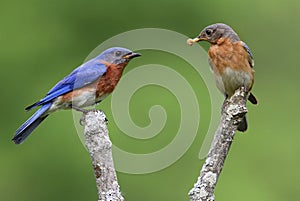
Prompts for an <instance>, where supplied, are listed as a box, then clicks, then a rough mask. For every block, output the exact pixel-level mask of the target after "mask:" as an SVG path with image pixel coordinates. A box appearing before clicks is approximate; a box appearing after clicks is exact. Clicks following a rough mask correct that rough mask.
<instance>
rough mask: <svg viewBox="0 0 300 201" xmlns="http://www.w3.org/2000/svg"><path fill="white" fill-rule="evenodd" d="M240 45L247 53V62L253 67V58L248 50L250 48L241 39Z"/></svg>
mask: <svg viewBox="0 0 300 201" xmlns="http://www.w3.org/2000/svg"><path fill="white" fill-rule="evenodd" d="M242 45H243V47H244V49H245V50H246V51H247V53H248V62H249V64H250V66H251V67H252V68H253V67H254V59H253V55H252V52H251V51H250V48H249V47H248V45H247V44H246V43H244V42H243V41H242Z"/></svg>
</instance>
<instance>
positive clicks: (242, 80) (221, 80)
mask: <svg viewBox="0 0 300 201" xmlns="http://www.w3.org/2000/svg"><path fill="white" fill-rule="evenodd" d="M215 80H216V85H217V87H218V89H219V90H220V91H221V92H222V93H223V94H227V95H228V96H232V95H233V94H234V92H235V90H237V89H238V88H239V87H241V86H245V87H246V88H247V90H249V89H250V88H251V85H252V77H251V74H250V73H248V72H244V71H236V70H232V69H231V68H226V69H225V70H224V72H223V75H222V76H220V75H219V76H218V75H217V76H215Z"/></svg>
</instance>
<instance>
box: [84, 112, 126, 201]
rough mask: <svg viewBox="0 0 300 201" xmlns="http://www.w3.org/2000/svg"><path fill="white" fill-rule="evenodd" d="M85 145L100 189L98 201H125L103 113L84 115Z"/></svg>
mask: <svg viewBox="0 0 300 201" xmlns="http://www.w3.org/2000/svg"><path fill="white" fill-rule="evenodd" d="M83 115H84V116H83V117H84V123H85V124H84V134H85V141H86V143H85V145H86V147H87V149H88V152H89V153H90V156H91V159H92V165H93V168H94V173H95V178H96V184H97V189H98V201H123V200H124V198H123V197H122V195H121V192H120V187H119V184H118V180H117V175H116V171H115V168H114V163H113V158H112V143H111V141H110V139H109V135H108V130H107V126H106V123H107V120H106V117H105V114H104V113H103V112H102V111H97V110H91V111H89V112H87V113H84V114H83Z"/></svg>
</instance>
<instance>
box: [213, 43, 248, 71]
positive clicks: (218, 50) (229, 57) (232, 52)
mask: <svg viewBox="0 0 300 201" xmlns="http://www.w3.org/2000/svg"><path fill="white" fill-rule="evenodd" d="M208 54H209V57H210V59H211V62H212V63H213V66H212V69H213V71H214V72H215V73H216V74H218V75H222V74H223V72H224V70H225V68H227V67H230V68H232V69H234V70H238V71H246V72H249V73H250V74H253V73H254V70H253V69H252V68H251V67H250V65H249V63H248V53H247V51H246V50H245V49H244V48H243V46H242V44H241V42H240V41H239V42H234V43H232V42H231V41H230V40H229V39H222V41H220V42H219V43H217V44H214V45H212V46H211V47H210V48H209V51H208Z"/></svg>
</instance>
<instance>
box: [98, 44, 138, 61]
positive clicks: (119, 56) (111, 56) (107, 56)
mask: <svg viewBox="0 0 300 201" xmlns="http://www.w3.org/2000/svg"><path fill="white" fill-rule="evenodd" d="M139 56H141V54H139V53H135V52H132V51H131V50H128V49H126V48H122V47H112V48H109V49H107V50H105V51H104V52H102V53H101V54H100V55H99V56H98V57H97V59H100V60H101V61H103V62H107V63H109V64H115V65H121V66H123V65H126V64H127V63H128V62H129V61H130V60H131V59H133V58H135V57H139Z"/></svg>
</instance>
